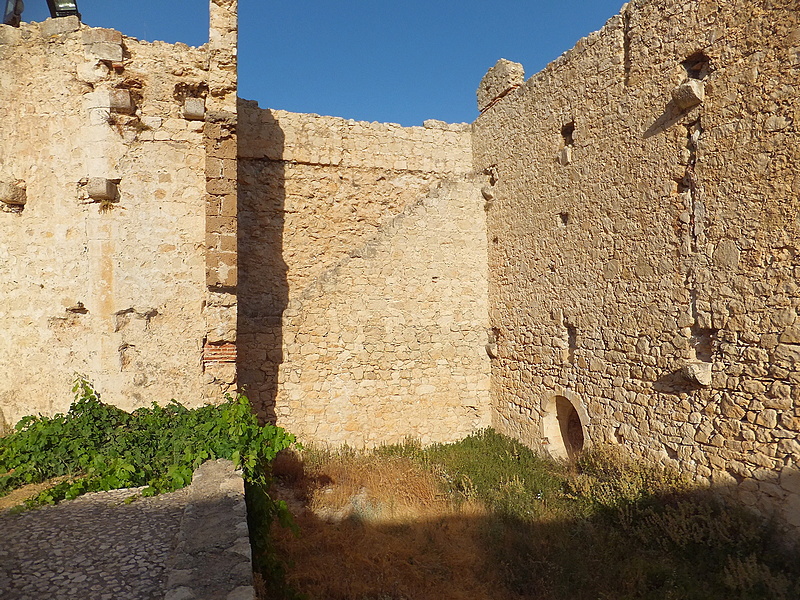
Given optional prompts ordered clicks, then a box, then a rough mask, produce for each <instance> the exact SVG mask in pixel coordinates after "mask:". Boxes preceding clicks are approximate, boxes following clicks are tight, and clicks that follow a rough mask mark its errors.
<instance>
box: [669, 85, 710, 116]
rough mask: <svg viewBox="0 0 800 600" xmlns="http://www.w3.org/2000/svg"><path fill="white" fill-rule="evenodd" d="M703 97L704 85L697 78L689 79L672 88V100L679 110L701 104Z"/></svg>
mask: <svg viewBox="0 0 800 600" xmlns="http://www.w3.org/2000/svg"><path fill="white" fill-rule="evenodd" d="M705 97H706V90H705V85H704V84H703V82H702V81H700V80H699V79H690V80H689V81H687V82H685V83H682V84H680V85H679V86H678V87H676V88H675V89H674V90H672V102H674V103H675V105H676V106H677V107H678V108H680V109H681V110H688V109H690V108H693V107H695V106H697V105H698V104H702V102H703V100H704V99H705Z"/></svg>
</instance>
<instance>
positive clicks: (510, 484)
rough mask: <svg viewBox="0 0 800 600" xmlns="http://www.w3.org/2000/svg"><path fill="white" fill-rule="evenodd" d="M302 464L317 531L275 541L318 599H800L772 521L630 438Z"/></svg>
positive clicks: (299, 483) (305, 518)
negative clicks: (643, 451)
mask: <svg viewBox="0 0 800 600" xmlns="http://www.w3.org/2000/svg"><path fill="white" fill-rule="evenodd" d="M298 463H300V464H298ZM288 471H289V472H291V474H292V475H291V479H290V480H289V479H287V480H286V485H287V486H292V489H294V490H295V493H296V497H295V498H296V499H297V498H299V499H301V500H303V502H304V505H305V507H306V509H305V510H302V508H301V510H300V511H299V513H298V522H299V524H300V526H301V536H300V537H299V538H296V537H294V536H290V535H287V534H285V533H280V532H275V533H274V538H273V539H274V540H275V543H276V544H277V548H279V550H280V552H282V553H285V554H286V555H287V556H289V557H290V559H292V560H294V562H295V564H296V565H297V567H296V568H292V569H289V571H288V574H287V576H288V578H289V580H290V581H291V582H293V583H294V584H295V585H296V587H297V588H298V589H300V590H302V591H304V592H306V593H308V594H309V596H310V597H312V598H342V599H345V598H347V599H352V600H366V599H367V598H421V599H424V598H443V597H447V598H489V597H491V598H494V599H497V600H516V599H523V598H525V599H528V598H530V599H536V600H561V599H564V600H566V599H568V598H569V599H578V600H582V599H591V600H596V599H603V600H611V599H614V600H617V599H619V600H626V599H627V600H634V599H637V600H639V599H642V600H644V599H651V600H665V599H674V600H679V599H680V600H717V599H720V600H721V599H723V598H724V599H726V600H727V599H741V600H745V599H747V600H751V599H752V600H757V599H764V600H766V599H777V600H780V599H786V600H788V599H789V598H800V557H799V556H798V554H797V553H796V552H791V551H788V550H786V549H785V546H783V545H782V544H781V543H780V540H779V537H778V536H777V535H776V533H775V530H774V529H773V528H771V526H770V524H769V523H765V522H764V521H763V520H762V519H761V518H760V517H757V516H755V515H753V514H751V513H750V512H748V511H746V510H744V509H742V508H738V507H736V506H734V505H731V504H728V503H723V502H722V501H720V500H719V499H718V498H716V497H715V496H714V495H713V494H711V492H710V491H709V490H707V489H703V488H696V487H694V486H692V485H691V484H690V483H689V482H688V481H687V480H686V479H685V478H683V477H681V476H680V475H679V474H678V473H676V472H675V471H672V470H670V469H666V468H663V467H661V466H658V465H649V464H646V463H643V462H642V461H641V460H639V461H634V460H632V459H630V458H629V457H627V456H626V455H625V454H624V453H623V452H622V451H620V450H618V449H613V448H603V447H600V448H596V449H593V450H591V451H588V452H585V453H584V454H582V455H581V456H580V457H578V459H577V460H576V461H575V463H573V464H571V465H566V464H563V463H557V462H553V461H550V460H548V459H545V458H542V457H540V456H538V455H536V454H535V453H533V452H532V451H531V450H529V449H528V448H526V447H525V446H523V445H522V444H519V443H518V442H516V441H514V440H511V439H509V438H507V437H505V436H502V435H500V434H498V433H496V432H494V431H491V430H487V431H483V432H479V433H477V434H474V435H472V436H470V437H468V438H466V439H464V440H462V441H460V442H457V443H455V444H437V445H433V446H429V447H422V446H421V445H420V444H419V443H417V442H415V441H413V440H405V441H404V442H403V443H402V444H398V445H392V446H384V447H381V448H379V449H377V450H375V451H374V452H370V453H358V452H354V451H353V450H352V449H344V450H343V451H341V452H337V451H330V450H328V451H313V452H303V453H302V454H301V455H299V456H295V458H294V459H293V463H292V465H291V468H290V469H288ZM422 481H425V482H427V483H426V484H425V485H424V486H423V485H421V484H420V482H422ZM437 488H438V490H437ZM401 505H402V507H403V511H404V512H403V514H404V515H405V516H406V518H404V519H397V518H393V517H392V515H396V514H397V512H396V511H397V509H398V507H399V506H401ZM365 507H369V508H370V510H369V511H367V510H365ZM393 511H395V512H393ZM348 515H354V516H356V517H359V518H349V517H348ZM332 516H335V517H336V518H331V517H332ZM476 573H477V574H479V576H475V574H476ZM276 597H279V596H276Z"/></svg>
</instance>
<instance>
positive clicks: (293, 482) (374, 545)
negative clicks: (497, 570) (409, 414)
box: [273, 456, 503, 600]
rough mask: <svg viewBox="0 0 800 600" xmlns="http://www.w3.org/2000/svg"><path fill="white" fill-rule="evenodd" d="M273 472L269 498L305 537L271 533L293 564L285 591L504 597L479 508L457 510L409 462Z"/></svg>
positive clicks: (364, 599) (337, 462)
mask: <svg viewBox="0 0 800 600" xmlns="http://www.w3.org/2000/svg"><path fill="white" fill-rule="evenodd" d="M376 460H380V462H381V464H380V465H379V468H376V467H378V465H376V464H375V461H376ZM278 469H279V471H280V470H281V469H283V472H284V473H283V476H282V477H281V478H280V481H281V483H280V484H279V485H278V486H276V488H275V489H274V490H273V493H274V494H275V495H277V496H278V497H279V498H280V499H283V500H285V501H286V502H287V503H288V504H289V507H290V509H291V510H292V513H293V514H294V515H295V520H296V522H297V524H298V525H299V527H300V532H301V533H300V535H299V536H295V535H293V534H292V533H291V532H290V531H288V530H285V529H282V528H280V527H277V526H276V527H275V529H274V531H273V536H274V539H275V541H276V544H277V546H278V548H279V552H280V553H281V555H282V556H285V557H287V558H288V561H289V569H288V583H289V584H290V585H291V586H292V587H294V589H296V590H297V591H299V592H301V593H303V594H306V595H307V597H308V598H326V599H330V600H345V599H347V600H378V599H380V600H401V599H407V598H409V599H410V598H413V599H415V600H426V599H431V600H434V599H435V600H461V599H464V600H466V599H470V600H473V599H474V598H498V599H499V598H502V597H503V594H502V593H498V592H499V590H498V586H497V585H496V582H493V581H492V577H491V575H490V574H489V573H488V572H487V564H486V561H487V556H486V552H485V544H484V540H485V537H484V536H485V535H486V533H487V532H486V531H485V529H486V528H485V523H486V520H485V518H484V517H485V515H486V511H485V509H484V508H483V507H482V506H481V505H478V504H473V503H462V504H460V505H458V506H457V505H454V504H453V503H452V502H450V501H449V500H448V499H447V498H445V497H444V496H443V495H442V494H441V492H440V491H439V485H438V483H437V480H436V478H435V476H434V475H433V474H431V473H429V472H425V471H424V470H422V469H421V468H419V467H418V466H415V465H414V464H413V463H412V462H411V461H409V460H407V459H403V458H386V457H384V458H380V459H378V458H376V457H352V456H351V457H341V456H331V457H329V458H328V459H327V460H323V461H322V462H321V463H319V464H314V465H311V466H309V465H306V466H305V467H303V468H300V467H297V466H296V465H295V466H294V467H289V468H288V469H287V468H285V467H281V466H279V467H278ZM287 471H288V473H287Z"/></svg>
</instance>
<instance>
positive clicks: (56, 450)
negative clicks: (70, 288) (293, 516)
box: [0, 378, 295, 514]
mask: <svg viewBox="0 0 800 600" xmlns="http://www.w3.org/2000/svg"><path fill="white" fill-rule="evenodd" d="M73 392H74V393H75V401H74V402H73V404H72V406H71V407H70V409H69V411H68V412H67V413H66V414H57V415H55V416H54V417H43V416H29V417H25V418H23V419H22V420H21V421H20V422H19V423H18V424H17V425H16V427H15V430H14V432H13V433H12V434H11V435H8V436H6V437H3V438H0V473H4V474H3V475H0V495H2V494H5V493H7V492H8V491H10V490H12V489H14V488H16V487H19V486H21V485H24V484H28V483H39V482H42V481H45V480H48V479H51V478H56V477H64V476H66V479H65V480H64V481H62V482H60V483H58V484H56V485H55V486H53V487H51V488H49V489H47V490H46V491H44V492H42V493H41V494H39V496H38V497H37V498H35V499H34V500H33V501H32V502H31V504H42V503H54V502H58V501H59V500H62V499H71V498H75V497H77V496H79V495H81V494H84V493H86V492H94V491H102V490H111V489H119V488H125V487H137V486H147V487H146V488H145V489H144V491H143V492H142V494H143V495H145V496H150V495H153V494H157V493H161V492H168V491H172V490H176V489H178V488H181V487H184V486H186V485H188V484H189V483H191V480H192V472H193V471H194V469H196V468H197V467H198V466H199V465H200V464H202V463H203V462H204V461H206V460H209V459H216V458H227V459H230V460H232V461H233V462H234V463H235V464H236V466H237V467H240V468H241V469H242V470H243V473H244V477H245V479H246V480H247V481H248V482H249V483H250V484H252V485H260V486H265V485H266V483H267V477H266V475H265V474H266V473H267V472H268V468H267V465H268V463H269V462H270V461H271V460H272V459H273V458H275V455H276V454H277V453H278V452H280V451H281V450H283V449H285V448H289V447H291V446H293V445H294V442H295V440H294V436H292V435H291V434H288V433H286V432H285V431H284V430H283V429H281V428H279V427H274V426H272V425H265V426H260V425H259V424H258V420H257V419H256V417H255V415H254V414H253V413H252V409H251V407H250V402H249V401H248V400H247V398H245V397H244V396H238V397H237V398H231V397H228V398H227V399H226V402H224V403H223V404H220V405H218V406H212V405H208V406H203V407H200V408H197V409H188V408H186V407H184V406H182V405H181V404H179V403H178V402H176V401H174V400H173V401H172V402H171V403H170V404H168V405H167V406H158V405H156V404H155V403H154V404H153V405H152V407H150V408H140V409H137V410H135V411H133V412H132V413H127V412H125V411H123V410H120V409H118V408H115V407H113V406H109V405H107V404H104V403H102V402H101V401H100V397H99V395H98V394H97V392H95V390H94V389H93V388H92V386H91V384H89V382H88V381H86V380H85V379H83V378H79V379H78V380H77V381H76V382H75V386H74V388H73ZM271 510H272V511H273V512H275V513H276V514H278V513H281V512H282V511H283V507H282V505H276V506H273V507H272V508H271Z"/></svg>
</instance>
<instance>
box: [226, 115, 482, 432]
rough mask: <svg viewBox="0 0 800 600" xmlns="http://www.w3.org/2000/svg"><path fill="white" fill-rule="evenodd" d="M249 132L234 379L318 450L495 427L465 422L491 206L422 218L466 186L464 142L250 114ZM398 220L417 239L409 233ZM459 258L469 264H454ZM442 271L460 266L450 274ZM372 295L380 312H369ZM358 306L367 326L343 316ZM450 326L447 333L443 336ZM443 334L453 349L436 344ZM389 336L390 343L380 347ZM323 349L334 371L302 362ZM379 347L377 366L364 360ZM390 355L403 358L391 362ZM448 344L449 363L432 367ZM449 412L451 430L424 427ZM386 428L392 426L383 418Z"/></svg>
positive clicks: (322, 363)
mask: <svg viewBox="0 0 800 600" xmlns="http://www.w3.org/2000/svg"><path fill="white" fill-rule="evenodd" d="M239 127H240V133H239V192H240V212H239V232H240V238H239V336H238V340H239V341H238V350H239V377H240V381H241V382H242V383H243V384H244V385H245V386H246V391H247V393H248V395H249V397H250V398H251V400H253V401H254V403H255V404H256V405H257V406H258V407H259V408H260V411H261V413H262V415H263V416H264V417H265V418H270V419H275V418H276V416H277V419H278V422H279V423H280V424H282V425H285V426H287V427H289V428H290V429H291V430H292V431H294V432H296V433H298V434H300V435H301V436H305V437H306V438H307V439H315V440H318V441H327V442H331V443H341V442H345V441H346V442H348V443H351V444H359V445H360V444H374V443H377V442H378V441H383V440H387V439H401V438H402V437H403V436H404V435H406V434H410V435H419V436H425V437H428V438H431V439H434V438H436V439H439V438H442V437H443V436H446V435H450V436H455V435H457V433H456V432H457V431H462V432H463V431H467V430H469V428H470V427H473V426H474V424H475V423H477V422H479V421H481V419H484V420H485V418H484V416H483V415H484V414H485V413H481V411H480V410H472V409H469V408H467V407H468V406H472V407H475V406H479V405H480V403H479V402H478V398H479V396H480V394H483V395H484V397H485V395H486V390H487V389H488V388H487V386H488V378H487V377H488V370H487V369H488V359H487V358H486V354H485V350H483V345H484V344H485V335H486V334H485V329H486V308H485V235H484V234H482V233H481V232H480V231H481V229H480V228H481V227H482V226H483V212H482V206H483V202H482V200H481V199H480V198H475V190H474V189H473V188H474V185H473V184H466V183H463V184H462V185H463V186H467V187H468V188H469V190H470V191H467V190H466V189H462V191H461V192H459V194H460V195H459V194H457V198H452V199H449V200H447V201H444V200H442V201H441V203H440V204H441V207H440V208H437V209H436V211H435V212H436V214H437V215H438V216H437V217H436V218H433V217H432V216H431V218H430V219H428V218H427V217H424V216H423V215H424V214H425V211H426V210H427V209H425V208H424V207H423V205H422V204H420V203H421V201H422V199H423V198H425V197H427V196H428V194H429V193H430V192H431V190H433V189H435V188H438V186H439V184H440V182H441V181H443V180H446V179H451V178H452V179H456V180H463V179H464V178H465V177H466V176H467V175H468V173H469V172H470V170H471V145H470V136H469V131H468V128H467V127H465V126H463V125H447V124H444V123H441V122H427V123H426V126H425V127H411V128H403V127H400V126H398V125H392V124H379V123H362V122H355V121H348V120H345V119H339V118H333V117H320V116H318V115H301V114H293V113H288V112H284V111H271V110H261V109H259V108H258V107H257V105H255V103H248V102H244V101H243V102H241V103H240V109H239ZM437 202H438V201H437ZM437 206H439V204H437ZM420 211H422V212H421V213H420ZM401 215H406V217H407V222H412V221H408V219H412V220H413V223H414V224H415V228H416V229H417V230H418V231H416V230H415V231H413V232H411V231H408V230H407V229H406V228H407V227H408V225H406V226H403V227H401V226H400V225H399V224H400V222H401V221H399V220H398V219H400V218H401ZM409 215H413V217H411V216H409ZM448 216H449V217H450V218H451V219H452V222H450V223H448V222H447V218H448ZM426 228H429V231H427V232H426V231H425V229H426ZM377 240H380V241H377ZM393 245H394V246H395V250H394V253H395V256H394V258H393V259H392V261H391V262H387V261H388V258H387V256H388V255H385V254H383V253H379V254H378V255H375V256H373V255H370V256H366V255H363V256H361V258H360V259H358V260H356V259H355V258H353V256H354V252H355V253H361V252H363V249H364V248H365V247H370V248H372V247H373V246H375V247H376V248H377V247H380V248H382V249H388V248H391V247H393ZM455 248H460V249H462V250H466V249H470V251H469V252H468V253H463V252H462V253H461V254H458V255H457V256H455V255H454V253H453V250H454V249H455ZM382 252H383V250H382ZM482 253H483V254H482ZM445 256H446V257H447V258H446V259H445ZM481 256H483V257H484V258H481ZM446 260H449V261H454V262H451V264H450V265H449V266H448V267H447V268H446V269H443V265H444V264H446ZM481 260H484V262H483V263H482V262H481ZM458 265H462V266H463V267H465V269H467V270H466V271H465V272H464V273H459V272H458V271H459V270H458V268H457V266H458ZM415 271H418V272H415ZM433 277H436V280H435V281H434V279H433ZM426 278H427V279H426ZM423 280H424V282H423ZM330 281H335V282H336V283H330V285H329V284H328V283H323V282H330ZM344 282H347V283H344ZM436 282H438V283H436ZM320 286H323V287H325V286H328V287H325V289H326V290H328V291H326V292H325V293H324V294H321V292H320V290H321V289H322V287H320ZM437 286H438V287H437ZM436 289H439V290H441V292H442V293H441V295H439V294H437V293H436ZM456 289H458V290H459V291H460V292H462V293H463V294H465V295H468V296H469V297H470V300H469V302H467V301H466V298H465V297H458V298H456V297H455V296H454V294H455V290H456ZM367 295H369V296H370V297H371V298H372V299H371V300H370V301H369V303H368V304H369V306H368V307H367V306H363V305H361V304H358V303H363V302H364V300H365V298H366V296H367ZM472 296H474V297H475V298H474V299H473V298H472ZM401 300H402V301H401ZM353 302H356V303H357V305H359V306H361V309H359V311H358V317H355V316H354V314H347V313H348V311H349V310H350V308H352V306H355V305H353V304H352V303H353ZM323 304H324V305H325V307H326V308H325V309H324V310H323V311H322V314H320V312H319V311H320V310H322V308H321V307H322V306H323ZM465 304H468V305H469V306H467V307H466V308H465V306H464V305H465ZM467 309H469V310H467ZM416 311H419V314H416ZM426 311H427V312H426ZM442 319H444V320H447V319H450V321H448V322H447V325H446V326H444V325H441V324H439V325H437V324H436V323H437V321H439V320H442ZM368 322H369V325H367V323H368ZM443 322H444V321H443ZM451 325H452V326H453V327H455V328H456V329H454V330H453V331H452V332H451V331H450V330H449V329H448V328H449V327H450V326H451ZM365 328H366V338H365V333H364V331H365ZM441 328H444V329H443V331H445V332H446V334H447V335H446V336H445V337H444V338H442V339H441V340H437V339H434V336H433V330H439V329H441ZM400 330H404V333H403V335H401V334H400ZM354 332H360V333H357V334H355V333H354ZM351 333H353V338H352V339H351V337H350V334H351ZM386 335H392V336H395V338H394V341H392V342H391V343H390V342H388V341H387V340H386V339H381V340H378V339H377V338H378V337H380V338H384V337H385V336H386ZM342 336H344V337H342ZM403 336H406V337H407V338H408V339H405V337H403ZM355 338H358V339H357V340H356V339H355ZM481 340H483V341H481ZM317 342H319V343H320V347H321V348H323V350H321V351H322V352H324V354H325V358H320V357H319V354H318V353H311V354H310V355H309V353H308V352H306V350H308V349H309V348H311V347H312V346H314V345H315V344H316V343H317ZM378 342H380V344H381V348H380V350H379V351H378V352H377V353H373V352H372V351H373V348H370V349H369V351H367V350H365V349H364V348H363V347H362V348H361V350H358V351H356V352H353V351H354V350H355V346H359V347H361V346H363V345H364V344H367V346H370V344H374V343H378ZM354 344H355V345H354ZM384 344H385V345H384ZM408 344H411V346H413V348H412V347H409V346H408ZM395 345H397V348H396V349H397V350H398V352H399V353H400V355H402V356H403V358H402V359H396V358H392V349H393V348H395ZM443 345H444V346H447V345H450V346H451V349H449V350H447V353H448V356H447V357H443V356H439V355H437V356H435V358H434V357H432V355H431V352H432V351H433V350H432V349H433V348H434V347H436V348H438V350H437V351H436V352H441V349H442V347H443ZM301 347H303V348H304V350H303V351H302V353H301V351H300V348H301ZM481 353H483V358H481ZM348 354H353V355H352V356H348ZM437 360H438V361H443V362H442V364H441V365H439V366H437V362H436V361H437ZM454 360H455V361H456V362H458V361H460V360H464V361H465V362H464V363H463V364H461V363H460V362H459V365H460V366H459V367H458V368H457V369H456V370H455V371H453V372H452V373H451V376H449V379H448V381H447V382H445V381H444V379H445V378H446V377H445V371H446V370H447V369H446V368H445V367H444V365H445V364H450V365H452V364H453V361H454ZM467 365H469V368H468V367H467ZM473 367H474V370H475V372H474V373H473V374H470V375H467V374H466V372H467V371H468V370H470V369H473ZM423 370H429V371H430V372H426V376H425V377H427V378H428V379H430V380H431V381H433V380H436V383H437V384H438V388H437V390H438V391H436V392H435V391H434V389H433V383H430V382H428V383H427V384H426V382H425V381H423V380H420V381H417V382H416V386H414V387H413V388H412V387H411V386H410V380H409V379H410V378H411V377H412V373H414V374H415V375H419V374H420V373H421V372H422V371H423ZM433 371H436V374H435V375H434V374H433ZM401 375H402V377H401ZM457 381H458V382H459V383H460V384H463V385H462V386H461V388H460V391H458V392H456V391H455V387H456V382H457ZM279 382H280V383H279ZM468 382H469V386H470V387H469V393H465V392H464V390H466V389H467V383H468ZM420 385H421V386H423V388H424V389H422V390H417V389H416V388H417V387H418V386H420ZM473 391H475V396H474V397H473V395H472V392H473ZM276 395H277V397H278V400H277V406H276ZM468 396H469V398H468ZM334 398H335V400H333V399H334ZM400 398H402V399H403V400H402V401H400ZM298 405H299V406H298ZM484 405H485V400H484ZM290 406H291V408H289V407H290ZM438 406H441V408H442V409H443V410H446V411H447V413H448V417H447V419H445V422H446V423H447V425H444V423H439V424H433V423H428V424H425V425H423V424H421V422H420V419H423V418H425V420H427V417H425V414H426V413H429V411H430V410H432V409H433V408H435V407H438ZM377 413H380V414H382V415H383V417H382V419H384V421H383V422H382V424H378V422H377V421H374V420H373V419H372V417H374V416H375V415H376V414H377ZM412 417H413V418H412ZM459 419H460V421H459V423H458V424H455V423H454V421H456V420H459ZM322 421H325V422H326V423H325V424H324V425H320V422H322ZM451 426H452V432H451V433H445V429H447V427H451ZM437 427H438V429H437Z"/></svg>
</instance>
